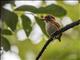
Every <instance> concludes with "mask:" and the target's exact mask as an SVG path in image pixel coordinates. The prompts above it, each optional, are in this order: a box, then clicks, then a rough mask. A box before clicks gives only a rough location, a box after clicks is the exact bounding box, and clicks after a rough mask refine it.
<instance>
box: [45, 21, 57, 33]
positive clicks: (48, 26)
mask: <svg viewBox="0 0 80 60" xmlns="http://www.w3.org/2000/svg"><path fill="white" fill-rule="evenodd" d="M56 30H57V29H56V27H55V25H54V24H51V23H49V22H48V23H46V31H47V32H48V34H49V35H51V34H52V33H53V32H55V31H56Z"/></svg>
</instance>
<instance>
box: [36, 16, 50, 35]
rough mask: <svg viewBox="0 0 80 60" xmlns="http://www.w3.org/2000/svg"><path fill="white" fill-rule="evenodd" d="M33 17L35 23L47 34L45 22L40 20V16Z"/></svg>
mask: <svg viewBox="0 0 80 60" xmlns="http://www.w3.org/2000/svg"><path fill="white" fill-rule="evenodd" d="M35 19H36V22H37V24H38V25H39V26H40V28H41V30H42V32H43V33H44V34H45V35H46V36H48V34H47V32H46V29H45V23H44V22H43V21H42V19H40V18H38V17H35Z"/></svg>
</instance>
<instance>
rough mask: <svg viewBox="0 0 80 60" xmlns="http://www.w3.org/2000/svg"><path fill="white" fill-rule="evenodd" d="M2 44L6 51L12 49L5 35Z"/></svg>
mask: <svg viewBox="0 0 80 60" xmlns="http://www.w3.org/2000/svg"><path fill="white" fill-rule="evenodd" d="M1 46H2V47H3V49H4V50H5V51H8V50H10V43H9V41H8V40H7V39H6V38H5V37H3V36H2V37H1Z"/></svg>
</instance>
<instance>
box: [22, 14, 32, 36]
mask: <svg viewBox="0 0 80 60" xmlns="http://www.w3.org/2000/svg"><path fill="white" fill-rule="evenodd" d="M21 18H22V25H23V29H24V31H25V32H26V35H27V36H29V34H30V32H31V31H32V27H31V20H30V19H29V18H28V17H27V16H25V15H22V16H21Z"/></svg>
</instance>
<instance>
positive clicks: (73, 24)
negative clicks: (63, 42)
mask: <svg viewBox="0 0 80 60" xmlns="http://www.w3.org/2000/svg"><path fill="white" fill-rule="evenodd" d="M79 24H80V19H79V20H78V21H75V22H73V23H71V24H69V25H67V26H65V27H63V28H61V29H60V30H58V31H56V32H55V33H52V35H51V37H50V38H49V39H48V41H47V42H46V43H45V45H44V46H43V48H42V49H41V51H40V52H39V54H38V56H37V57H36V60H39V58H40V57H41V55H42V54H43V52H44V51H45V49H46V47H47V46H48V45H49V43H50V42H51V41H52V40H53V38H54V37H55V36H57V35H58V34H60V33H63V32H65V31H67V30H68V29H70V28H73V27H75V26H77V25H79Z"/></svg>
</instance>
